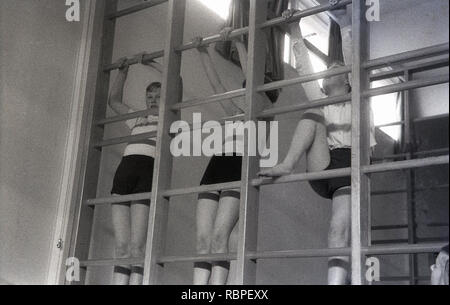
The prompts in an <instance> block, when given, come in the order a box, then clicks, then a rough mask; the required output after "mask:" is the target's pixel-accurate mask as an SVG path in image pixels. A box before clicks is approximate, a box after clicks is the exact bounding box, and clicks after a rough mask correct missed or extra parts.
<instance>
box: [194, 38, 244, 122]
mask: <svg viewBox="0 0 450 305" xmlns="http://www.w3.org/2000/svg"><path fill="white" fill-rule="evenodd" d="M200 43H201V38H195V39H194V44H195V45H197V46H198V47H197V50H198V54H199V57H200V62H201V64H202V67H203V69H204V71H205V73H206V75H207V76H208V81H209V83H210V85H211V87H212V88H213V90H214V93H215V94H220V93H225V92H227V90H226V88H225V86H224V85H223V84H222V82H221V81H220V78H219V74H218V73H217V70H216V69H215V67H214V64H213V62H212V60H211V55H210V54H209V51H208V48H207V47H204V46H200ZM220 104H221V106H222V108H223V109H224V111H225V113H226V114H227V116H234V115H236V114H239V113H242V112H243V111H242V109H240V108H239V107H238V106H237V105H236V104H235V102H234V101H233V100H232V99H226V100H222V101H221V102H220Z"/></svg>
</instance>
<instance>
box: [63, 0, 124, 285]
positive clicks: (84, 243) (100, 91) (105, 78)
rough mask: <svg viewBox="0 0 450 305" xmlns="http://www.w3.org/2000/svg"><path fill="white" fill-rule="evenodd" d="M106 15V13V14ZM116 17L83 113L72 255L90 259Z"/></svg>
mask: <svg viewBox="0 0 450 305" xmlns="http://www.w3.org/2000/svg"><path fill="white" fill-rule="evenodd" d="M99 5H102V6H104V12H105V13H104V15H106V14H110V13H112V12H115V11H116V8H117V0H112V1H109V0H108V1H105V0H103V1H102V3H99ZM102 18H103V16H102ZM114 30H115V21H114V20H107V19H105V20H104V21H103V30H102V31H103V37H102V43H101V47H100V53H101V55H100V56H101V60H100V61H99V65H98V72H97V81H96V89H95V98H94V99H92V101H91V104H90V105H88V108H89V109H88V111H87V113H86V115H85V116H84V117H83V121H84V122H86V125H87V126H86V128H85V130H83V133H84V134H83V135H82V137H84V138H85V141H84V143H82V145H81V147H80V149H81V158H82V161H81V171H80V175H79V177H78V179H76V180H77V181H76V182H75V183H76V185H78V187H76V189H77V191H76V194H77V197H76V199H75V200H76V201H75V202H77V204H76V207H75V213H74V215H75V216H74V222H73V223H74V225H73V226H72V234H71V242H70V245H71V246H70V249H69V255H68V256H69V257H76V258H77V259H79V260H86V259H88V257H89V246H90V238H91V232H92V223H93V216H94V209H93V208H91V207H88V206H86V205H84V204H83V202H85V200H86V199H88V198H95V197H96V195H97V185H98V175H99V170H100V161H101V151H100V150H98V149H96V148H93V147H92V145H91V144H92V143H95V142H97V141H101V140H102V139H103V134H104V129H103V127H100V126H97V125H95V124H94V121H96V120H99V119H101V118H104V117H105V114H106V107H107V103H108V92H109V79H110V74H109V73H106V72H103V66H104V65H106V64H110V63H111V61H112V53H113V45H114ZM81 271H82V272H80V283H84V280H85V278H86V270H81Z"/></svg>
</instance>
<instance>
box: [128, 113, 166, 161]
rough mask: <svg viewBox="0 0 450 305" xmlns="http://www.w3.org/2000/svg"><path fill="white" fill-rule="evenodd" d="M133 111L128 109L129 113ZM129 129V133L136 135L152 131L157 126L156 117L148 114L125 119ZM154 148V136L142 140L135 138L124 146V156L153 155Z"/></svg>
mask: <svg viewBox="0 0 450 305" xmlns="http://www.w3.org/2000/svg"><path fill="white" fill-rule="evenodd" d="M132 112H135V110H132V109H130V111H129V113H132ZM125 123H126V124H127V126H128V127H129V128H130V129H131V135H137V134H141V133H147V132H153V131H156V130H157V128H158V117H157V116H154V115H149V116H148V117H147V118H144V117H140V118H136V119H131V120H127V121H126V122H125ZM155 149H156V136H155V137H151V138H148V139H143V140H136V141H131V142H128V145H127V147H126V148H125V152H124V153H123V155H124V156H130V155H144V156H148V157H153V158H154V157H155Z"/></svg>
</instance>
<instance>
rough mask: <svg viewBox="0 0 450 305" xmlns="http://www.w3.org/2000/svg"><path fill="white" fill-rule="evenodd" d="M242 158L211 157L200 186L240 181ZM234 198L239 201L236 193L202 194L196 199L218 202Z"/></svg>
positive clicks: (231, 191)
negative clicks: (224, 198)
mask: <svg viewBox="0 0 450 305" xmlns="http://www.w3.org/2000/svg"><path fill="white" fill-rule="evenodd" d="M241 170H242V156H238V155H232V156H226V155H218V156H213V157H212V158H211V160H210V161H209V164H208V167H207V168H206V170H205V173H204V174H203V178H202V180H201V182H200V185H208V184H219V183H227V182H234V181H240V180H241ZM227 196H228V197H234V198H237V199H239V198H240V192H238V191H233V190H229V191H219V192H204V193H200V194H199V195H198V199H211V200H215V201H219V199H220V198H221V197H227Z"/></svg>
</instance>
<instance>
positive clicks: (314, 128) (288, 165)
mask: <svg viewBox="0 0 450 305" xmlns="http://www.w3.org/2000/svg"><path fill="white" fill-rule="evenodd" d="M307 114H311V115H313V116H314V117H317V118H320V117H322V116H323V114H322V111H320V110H318V109H315V110H310V111H307V112H306V113H305V115H307ZM305 153H307V161H308V171H320V170H323V169H324V168H326V167H327V166H328V164H329V162H330V156H329V150H328V144H327V139H326V128H325V126H324V125H323V124H322V123H321V122H319V121H317V120H313V119H309V118H304V119H301V120H300V122H299V123H298V125H297V128H296V130H295V133H294V136H293V137H292V142H291V146H290V147H289V151H288V153H287V155H286V158H285V159H284V161H283V162H282V163H280V164H279V165H277V166H275V167H273V168H270V169H264V170H261V171H260V172H259V173H258V175H260V176H268V177H279V176H284V175H289V174H290V173H291V172H292V171H293V169H294V167H295V164H296V163H297V162H298V160H299V159H300V158H301V157H302V156H303V155H304V154H305Z"/></svg>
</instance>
